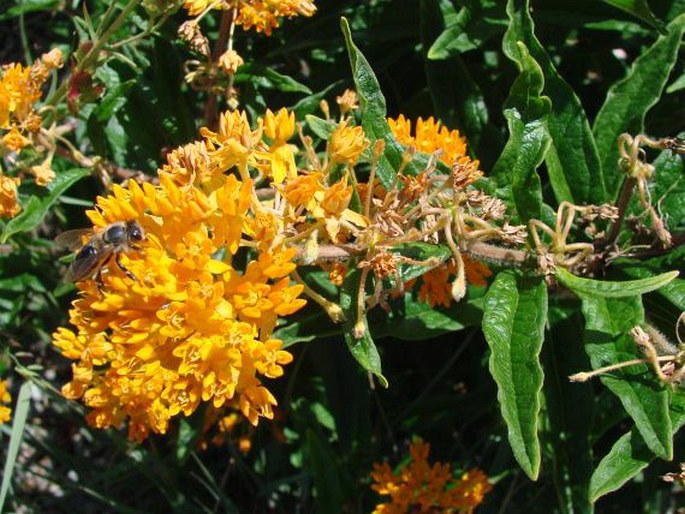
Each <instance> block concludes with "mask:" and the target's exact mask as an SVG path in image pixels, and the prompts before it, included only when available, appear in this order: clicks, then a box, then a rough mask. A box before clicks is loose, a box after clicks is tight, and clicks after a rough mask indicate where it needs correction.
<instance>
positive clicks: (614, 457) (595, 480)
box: [590, 391, 685, 502]
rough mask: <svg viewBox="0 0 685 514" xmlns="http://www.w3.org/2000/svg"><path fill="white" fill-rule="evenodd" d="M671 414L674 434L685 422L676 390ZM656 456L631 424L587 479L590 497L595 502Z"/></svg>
mask: <svg viewBox="0 0 685 514" xmlns="http://www.w3.org/2000/svg"><path fill="white" fill-rule="evenodd" d="M670 414H671V420H672V422H673V434H674V435H675V434H676V432H678V430H680V429H681V428H682V427H683V425H685V396H684V395H683V394H682V393H681V392H679V391H678V392H676V393H674V394H673V397H672V399H671V407H670ZM655 458H656V455H654V453H652V452H651V451H650V450H649V448H648V447H647V445H646V444H645V441H644V439H642V437H641V436H640V432H638V430H637V429H635V428H633V429H632V430H631V431H630V432H628V433H627V434H624V435H623V436H622V437H621V438H620V439H619V440H618V441H616V443H614V446H612V447H611V450H610V451H609V453H607V454H606V455H605V456H604V458H603V459H602V460H601V461H600V463H599V464H598V465H597V468H596V469H595V471H594V473H593V474H592V479H591V480H590V501H592V502H595V501H597V500H598V499H599V498H601V497H602V496H604V495H605V494H608V493H610V492H612V491H616V490H617V489H620V488H621V486H623V484H625V483H626V482H627V481H628V480H630V479H631V478H633V477H634V476H636V475H637V474H638V473H639V472H640V471H642V470H643V469H645V468H646V467H647V466H648V465H649V463H650V462H652V461H653V460H654V459H655Z"/></svg>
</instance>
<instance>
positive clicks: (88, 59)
mask: <svg viewBox="0 0 685 514" xmlns="http://www.w3.org/2000/svg"><path fill="white" fill-rule="evenodd" d="M141 1H142V0H131V1H130V2H129V3H128V4H127V5H126V7H124V9H123V10H122V11H121V13H120V14H119V16H118V17H117V18H116V19H115V20H114V21H113V22H112V24H111V25H110V26H109V27H108V28H107V30H105V31H104V32H103V33H102V35H101V36H100V37H99V39H98V40H97V41H96V42H95V43H94V44H93V46H92V47H91V48H90V50H89V51H88V53H87V54H86V55H85V57H84V58H83V60H82V61H81V62H80V63H78V64H77V65H76V66H75V67H74V69H73V71H72V72H71V73H70V74H69V76H67V78H66V79H65V80H64V82H62V84H61V85H60V87H59V88H58V89H56V90H55V92H54V93H53V94H52V96H50V98H48V99H47V100H46V102H45V105H50V106H54V105H57V104H58V103H59V102H61V101H62V99H63V98H64V96H65V95H66V94H67V91H68V90H69V86H70V84H71V81H70V80H69V79H70V78H71V77H73V76H74V75H75V74H77V73H79V72H81V71H82V70H84V69H86V68H88V67H89V66H90V65H91V64H92V63H93V62H94V61H96V60H97V58H98V56H99V54H100V50H102V48H103V47H104V46H105V44H106V43H107V40H109V38H110V37H112V36H113V35H114V33H115V32H116V31H117V30H119V28H120V27H121V26H122V25H124V24H125V23H128V22H129V17H130V15H131V13H132V12H133V11H134V9H135V8H136V7H138V4H140V2H141ZM47 121H50V120H47Z"/></svg>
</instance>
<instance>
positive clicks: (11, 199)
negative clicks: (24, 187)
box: [0, 173, 21, 218]
mask: <svg viewBox="0 0 685 514" xmlns="http://www.w3.org/2000/svg"><path fill="white" fill-rule="evenodd" d="M19 182H20V180H19V179H18V178H16V177H8V176H6V175H3V174H2V173H0V217H8V218H11V217H13V216H16V215H17V214H19V211H21V207H20V206H19V204H18V203H17V187H18V186H19Z"/></svg>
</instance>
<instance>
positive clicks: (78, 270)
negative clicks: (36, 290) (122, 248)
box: [64, 243, 112, 282]
mask: <svg viewBox="0 0 685 514" xmlns="http://www.w3.org/2000/svg"><path fill="white" fill-rule="evenodd" d="M111 255H112V251H111V249H110V248H107V247H103V246H102V245H97V244H94V243H87V244H86V245H85V246H84V247H83V248H81V250H80V251H79V252H78V253H77V254H76V257H75V258H74V261H73V262H72V263H71V266H69V269H68V270H67V273H66V275H65V277H64V278H65V280H66V281H68V282H78V281H79V280H83V279H84V278H89V277H92V275H93V274H94V273H95V271H96V270H97V269H98V267H99V266H100V265H101V264H102V262H103V261H105V260H107V259H109V257H111Z"/></svg>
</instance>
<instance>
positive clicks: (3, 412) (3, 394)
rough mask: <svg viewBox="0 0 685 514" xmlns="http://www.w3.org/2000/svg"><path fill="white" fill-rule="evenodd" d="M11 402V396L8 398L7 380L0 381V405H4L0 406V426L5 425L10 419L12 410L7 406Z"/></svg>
mask: <svg viewBox="0 0 685 514" xmlns="http://www.w3.org/2000/svg"><path fill="white" fill-rule="evenodd" d="M11 402H12V396H10V393H9V391H8V390H7V380H0V403H4V404H5V405H0V425H2V424H3V423H7V422H8V421H9V420H10V418H11V417H12V408H11V407H9V406H8V405H9V404H10V403H11Z"/></svg>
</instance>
